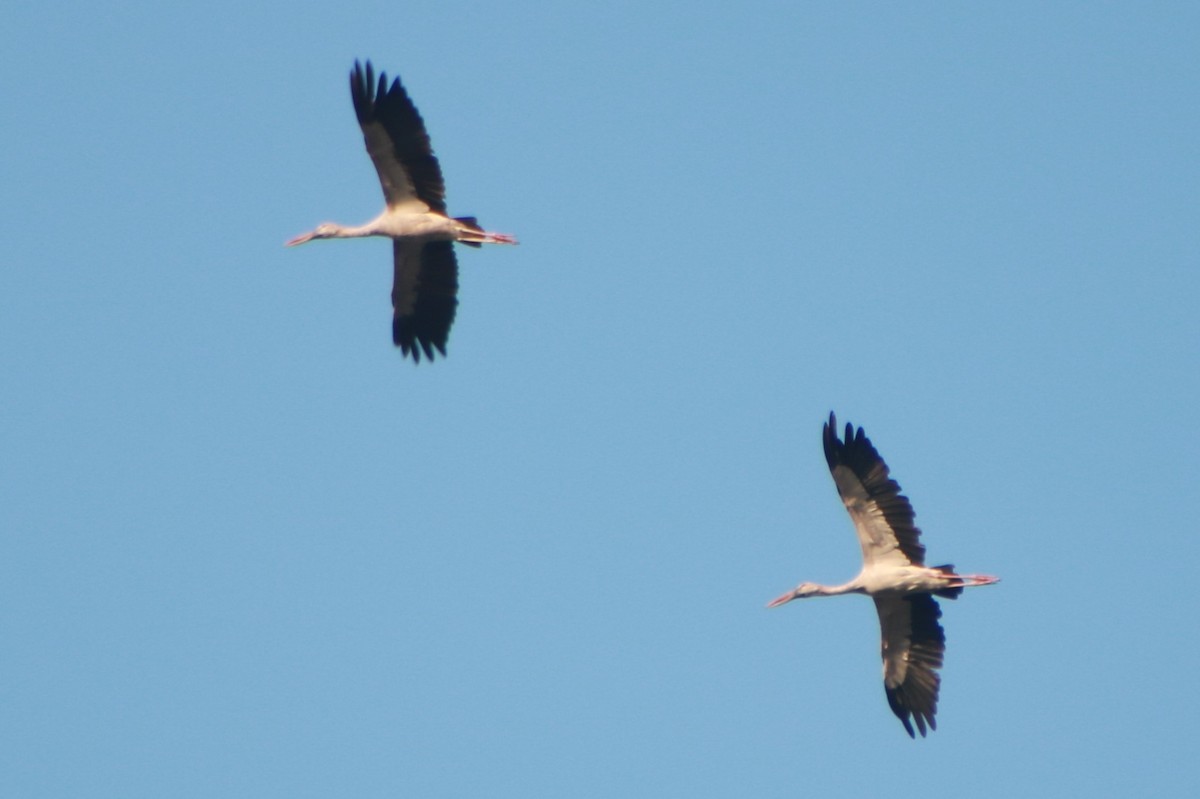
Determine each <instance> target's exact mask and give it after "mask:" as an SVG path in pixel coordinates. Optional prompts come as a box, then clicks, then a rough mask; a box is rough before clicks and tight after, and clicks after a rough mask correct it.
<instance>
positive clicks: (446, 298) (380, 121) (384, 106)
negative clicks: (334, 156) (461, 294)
mask: <svg viewBox="0 0 1200 799" xmlns="http://www.w3.org/2000/svg"><path fill="white" fill-rule="evenodd" d="M350 97H351V99H352V100H353V101H354V113H355V115H356V116H357V117H358V124H359V127H361V128H362V132H363V138H364V139H365V140H366V144H367V154H368V155H370V156H371V161H372V163H374V164H375V171H376V172H378V173H379V182H380V184H381V185H382V186H383V198H384V201H385V202H386V207H385V208H384V209H383V213H381V214H380V215H379V216H377V217H376V218H375V219H372V220H371V221H370V222H367V223H366V224H365V225H360V226H358V227H350V226H345V225H339V224H336V223H334V222H324V223H322V224H320V225H318V226H317V227H316V228H315V229H314V230H312V231H311V232H309V233H305V234H303V235H300V236H297V237H296V238H294V239H292V240H291V241H289V242H287V245H286V246H288V247H294V246H296V245H298V244H304V243H305V242H309V241H313V240H314V239H347V238H359V237H362V236H386V237H388V238H390V239H391V240H392V256H393V264H394V275H393V281H392V341H393V342H394V343H395V345H396V346H397V347H399V348H400V351H401V352H402V353H403V354H404V355H405V356H409V355H411V356H412V359H413V361H415V362H417V363H419V362H420V361H421V354H422V353H424V355H425V357H426V358H427V359H429V360H433V358H434V352H435V351H436V352H439V353H441V354H442V356H443V357H445V355H446V339H447V337H448V336H449V334H450V326H451V325H452V324H453V323H454V313H455V311H456V309H457V307H458V262H457V260H456V259H455V256H454V242H456V241H458V242H462V243H463V244H466V245H467V246H468V247H479V246H480V245H483V244H516V243H517V240H516V239H515V238H513V237H512V236H509V235H507V234H505V233H493V232H491V231H487V230H484V229H483V228H481V227H480V226H479V225H478V224H477V223H476V221H475V217H472V216H462V217H451V216H448V215H447V214H446V201H445V196H446V188H445V185H444V184H443V181H442V169H441V167H440V166H439V165H438V160H437V158H436V157H435V156H434V154H433V148H432V146H431V145H430V144H429V134H428V133H426V132H425V123H424V122H423V121H422V120H421V115H420V114H418V113H417V109H416V106H414V105H413V103H412V100H410V99H409V97H408V93H407V92H405V91H404V87H403V86H401V85H400V79H399V78H396V79H395V80H393V81H392V83H391V85H390V86H389V85H388V81H387V75H386V74H385V73H382V72H381V73H380V74H379V82H378V84H376V82H375V73H374V70H373V69H372V68H371V62H370V61H368V62H367V64H366V66H365V67H364V66H362V65H361V64H359V62H357V61H355V62H354V71H353V72H351V73H350Z"/></svg>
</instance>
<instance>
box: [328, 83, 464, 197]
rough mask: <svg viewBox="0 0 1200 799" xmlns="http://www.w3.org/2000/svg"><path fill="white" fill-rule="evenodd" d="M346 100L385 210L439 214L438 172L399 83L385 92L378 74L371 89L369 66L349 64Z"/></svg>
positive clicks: (443, 190)
mask: <svg viewBox="0 0 1200 799" xmlns="http://www.w3.org/2000/svg"><path fill="white" fill-rule="evenodd" d="M350 96H351V98H352V99H353V100H354V113H355V115H356V116H357V117H358V124H359V127H361V128H362V132H363V138H364V139H365V140H366V144H367V153H368V154H369V155H370V156H371V161H372V162H373V163H374V164H375V171H376V172H378V173H379V182H380V183H381V184H382V185H383V197H384V199H385V200H386V201H387V204H388V207H389V208H396V207H398V206H405V207H407V208H410V209H412V210H414V211H436V212H438V213H445V211H446V187H445V185H444V184H443V182H442V168H441V167H440V166H439V165H438V160H437V158H436V157H434V155H433V147H432V146H431V145H430V144H429V134H428V133H426V132H425V123H424V122H423V121H422V120H421V115H420V114H419V113H417V108H416V106H414V105H413V102H412V100H410V99H409V97H408V93H407V92H405V91H404V87H403V86H401V85H400V79H399V78H396V79H395V80H393V81H392V85H391V86H390V87H389V86H388V85H387V75H386V73H382V72H381V73H380V74H379V83H378V85H376V84H375V71H374V70H373V69H372V68H371V62H370V61H368V62H367V65H366V67H365V69H364V67H362V66H361V65H360V64H359V63H358V62H357V61H355V62H354V71H353V72H351V73H350ZM421 205H424V208H422V207H421Z"/></svg>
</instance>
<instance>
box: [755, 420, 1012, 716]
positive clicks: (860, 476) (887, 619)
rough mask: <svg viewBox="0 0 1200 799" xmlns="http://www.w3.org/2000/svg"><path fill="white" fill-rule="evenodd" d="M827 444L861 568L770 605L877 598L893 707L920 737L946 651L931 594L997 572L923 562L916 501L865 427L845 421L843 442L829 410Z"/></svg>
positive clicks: (950, 595)
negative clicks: (833, 598) (844, 597)
mask: <svg viewBox="0 0 1200 799" xmlns="http://www.w3.org/2000/svg"><path fill="white" fill-rule="evenodd" d="M824 444H825V460H826V461H827V462H828V463H829V471H830V472H831V473H832V474H833V482H834V484H835V485H837V490H838V494H840V495H841V497H842V503H843V504H844V505H845V506H846V510H847V512H849V514H850V519H851V520H852V521H853V522H854V529H855V531H856V532H857V533H858V543H859V544H860V545H861V546H862V555H863V567H862V571H860V572H859V573H858V576H857V577H855V578H854V579H853V580H851V581H850V582H848V583H845V584H843V585H834V586H826V585H817V584H816V583H800V585H798V586H796V587H795V588H794V589H793V590H791V591H788V592H787V593H786V594H784V595H782V596H780V597H778V598H776V599H773V600H772V601H771V602H769V603H768V604H767V607H769V608H773V607H777V606H779V605H782V604H784V603H787V602H791V601H792V600H793V599H804V598H806V597H811V596H835V595H837V594H866V595H867V596H869V597H871V598H872V599H874V600H875V609H876V610H877V611H878V612H879V627H880V630H881V632H882V638H883V646H882V654H883V688H884V691H886V692H887V700H888V705H890V706H891V708H892V712H893V713H895V714H896V716H897V717H898V718H899V719H900V723H902V724H903V725H904V729H905V730H907V731H908V734H909V736H911V737H913V738H916V737H917V736H916V734H915V733H914V732H913V725H912V723H911V722H910V721H909V719H910V718H911V719H913V720H914V721H916V724H917V729H918V730H920V732H921V736H922V737H924V736H925V728H926V727H928V728H929V729H931V730H936V729H937V723H936V722H935V721H934V716H935V715H936V714H937V700H938V687H939V686H940V685H941V678H940V677H939V676H938V672H937V670H938V669H940V668H941V667H942V656H943V654H944V653H945V650H946V635H945V633H944V632H943V630H942V626H941V625H940V624H938V619H939V618H940V617H941V615H942V611H941V608H939V607H938V603H937V600H935V599H934V597H935V596H940V597H943V598H945V599H957V598H958V595H959V594H961V593H962V591H963V588H966V587H968V586H975V585H991V584H992V583H995V582H999V579H1000V578H998V577H991V576H988V575H985V574H955V573H954V567H953V566H933V567H928V566H926V565H925V546H924V545H923V544H922V543H921V531H920V530H919V529H917V526H916V525H915V524H914V523H913V509H912V506H911V505H909V504H908V498H907V497H905V496H904V495H903V494H901V493H900V486H899V485H898V484H897V483H896V481H895V480H892V479H891V478H890V477H889V476H888V467H887V464H886V463H884V462H883V458H881V457H879V453H878V452H876V451H875V447H873V446H871V442H870V440H868V439H867V437H866V435H865V434H864V433H863V429H862V428H861V427H860V428H858V430H857V432H856V431H855V430H854V428H853V426H851V425H849V424H847V425H846V433H845V440H839V439H838V437H837V418H836V417H835V416H834V415H833V414H832V413H830V414H829V422H828V423H827V424H826V425H825V432H824Z"/></svg>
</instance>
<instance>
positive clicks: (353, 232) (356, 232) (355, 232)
mask: <svg viewBox="0 0 1200 799" xmlns="http://www.w3.org/2000/svg"><path fill="white" fill-rule="evenodd" d="M378 221H379V220H377V219H373V220H371V221H370V222H368V223H367V224H365V225H358V226H353V225H343V226H341V227H339V228H338V229H337V232H335V233H334V234H333V236H332V237H331V238H335V239H361V238H363V237H364V236H378V235H380V234H379V229H378V226H377V225H376V222H378Z"/></svg>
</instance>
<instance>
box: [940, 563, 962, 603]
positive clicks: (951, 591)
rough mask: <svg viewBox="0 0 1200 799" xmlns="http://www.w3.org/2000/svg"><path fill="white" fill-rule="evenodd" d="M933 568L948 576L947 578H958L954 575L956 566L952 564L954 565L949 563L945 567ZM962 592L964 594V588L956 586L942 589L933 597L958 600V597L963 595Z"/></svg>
mask: <svg viewBox="0 0 1200 799" xmlns="http://www.w3.org/2000/svg"><path fill="white" fill-rule="evenodd" d="M933 568H935V569H937V570H938V571H940V572H941V573H942V574H944V575H946V576H947V577H957V576H958V575H956V574H955V573H954V564H952V563H947V564H946V565H944V566H934V567H933ZM962 592H963V587H962V586H961V585H955V586H951V587H949V588H942V589H940V590H938V591H934V592H933V595H934V596H940V597H942V598H943V599H958V595H959V594H961V593H962Z"/></svg>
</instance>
